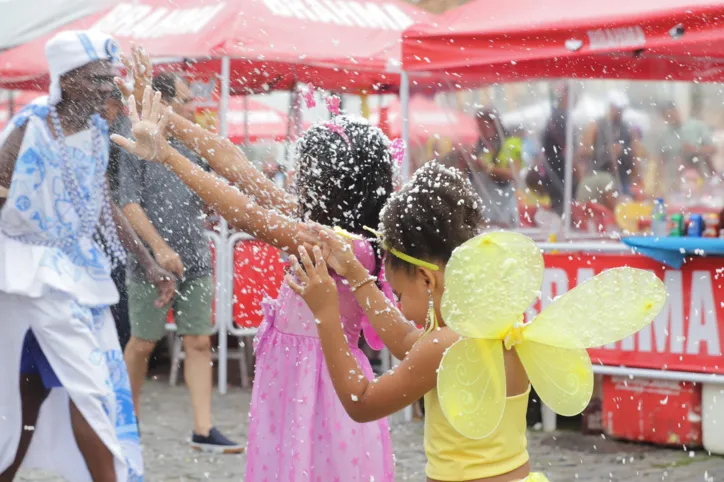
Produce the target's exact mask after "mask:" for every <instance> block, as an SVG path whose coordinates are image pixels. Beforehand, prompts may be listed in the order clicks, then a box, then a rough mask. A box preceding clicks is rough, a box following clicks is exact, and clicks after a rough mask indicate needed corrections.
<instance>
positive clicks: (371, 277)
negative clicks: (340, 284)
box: [349, 276, 377, 293]
mask: <svg viewBox="0 0 724 482" xmlns="http://www.w3.org/2000/svg"><path fill="white" fill-rule="evenodd" d="M376 281H377V276H368V277H367V278H365V279H363V280H362V281H360V282H358V283H357V284H355V285H354V286H352V287H351V288H350V289H349V290H350V291H351V292H352V293H354V292H355V291H357V290H358V289H360V288H362V287H363V286H364V285H366V284H367V283H369V282H372V283H375V282H376Z"/></svg>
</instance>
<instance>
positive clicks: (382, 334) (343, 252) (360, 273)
mask: <svg viewBox="0 0 724 482" xmlns="http://www.w3.org/2000/svg"><path fill="white" fill-rule="evenodd" d="M300 237H301V238H302V239H304V241H305V244H304V246H305V248H306V249H307V250H312V249H314V248H313V247H314V246H319V248H320V249H321V252H322V256H323V257H324V259H325V262H326V263H328V266H329V267H331V268H332V269H334V270H335V271H336V272H337V274H339V275H340V276H343V277H344V278H345V279H346V280H347V281H348V282H349V284H350V286H359V288H358V289H357V290H355V291H354V295H355V298H356V299H357V302H358V303H359V305H360V306H361V307H362V309H363V310H364V312H365V315H366V316H367V319H368V320H369V321H370V324H371V325H372V327H373V328H374V330H375V333H376V334H377V336H379V338H380V340H381V341H382V343H384V345H385V346H386V347H387V348H388V349H389V350H390V352H391V353H392V354H393V355H394V356H395V358H397V359H398V360H402V359H404V358H405V357H406V356H407V354H408V352H409V351H410V349H412V346H413V345H414V344H415V343H416V342H417V340H418V339H419V338H420V336H421V335H422V330H420V329H419V328H417V327H416V326H415V325H414V324H413V323H411V322H409V321H407V320H406V319H405V317H404V316H403V315H402V313H400V311H399V310H398V309H397V307H396V306H394V304H393V303H392V302H391V301H390V300H389V299H388V298H387V296H385V294H384V293H383V292H382V290H380V288H379V287H378V286H377V284H376V283H371V282H368V283H366V284H362V283H363V282H364V281H365V280H369V279H370V278H369V276H370V275H369V273H368V272H367V268H365V267H364V266H363V265H362V263H360V262H359V260H358V259H357V258H356V256H355V252H354V249H353V242H352V241H351V240H345V239H343V238H342V237H340V236H338V235H336V234H335V233H334V232H333V231H331V230H329V229H327V228H324V227H323V226H320V225H319V224H316V223H310V224H308V225H305V226H304V228H303V229H302V230H300Z"/></svg>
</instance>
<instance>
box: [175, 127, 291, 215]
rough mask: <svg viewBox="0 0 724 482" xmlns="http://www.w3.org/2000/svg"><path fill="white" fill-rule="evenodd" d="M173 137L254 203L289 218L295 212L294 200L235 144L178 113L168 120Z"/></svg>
mask: <svg viewBox="0 0 724 482" xmlns="http://www.w3.org/2000/svg"><path fill="white" fill-rule="evenodd" d="M169 120H170V121H169V131H170V134H171V135H172V136H173V137H175V138H176V139H178V140H180V141H181V142H183V143H184V145H186V147H188V148H189V149H192V150H193V151H195V152H196V153H197V154H198V155H200V156H201V157H203V158H204V159H206V160H208V161H209V165H210V166H211V168H212V169H213V170H214V171H216V172H217V173H218V174H220V175H221V176H223V177H225V178H226V179H228V180H229V182H231V183H232V184H234V185H235V186H236V187H238V188H239V189H241V190H242V191H243V192H244V193H245V194H247V195H249V196H251V197H252V199H253V200H254V202H256V203H257V204H259V205H260V206H262V207H264V208H267V209H276V210H278V211H279V212H281V213H284V214H286V215H288V216H293V215H294V214H295V213H296V209H297V205H296V202H295V201H294V199H293V198H292V197H291V196H289V195H288V194H287V193H286V192H284V191H283V190H281V189H279V187H277V185H276V184H274V182H272V181H271V180H270V179H268V178H267V177H266V176H264V174H263V173H261V172H259V170H258V169H256V168H255V167H254V166H253V165H252V164H251V163H250V162H249V160H248V159H247V158H246V156H245V155H244V153H243V152H241V151H240V150H239V149H238V148H237V147H236V146H235V145H234V144H232V143H231V141H229V140H228V139H223V138H221V137H219V136H217V135H214V134H213V133H211V132H209V131H207V130H206V129H204V128H203V127H201V126H199V125H196V124H194V123H193V122H190V121H188V120H186V119H184V118H183V117H181V116H179V115H177V114H171V115H170V118H169Z"/></svg>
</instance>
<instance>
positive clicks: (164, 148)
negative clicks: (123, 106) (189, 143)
mask: <svg viewBox="0 0 724 482" xmlns="http://www.w3.org/2000/svg"><path fill="white" fill-rule="evenodd" d="M128 100H129V102H128V103H129V106H128V108H129V111H130V114H129V117H130V119H131V123H132V125H133V135H134V137H135V138H136V141H135V142H134V141H132V140H130V139H127V138H125V137H123V136H120V135H118V134H114V135H112V136H111V140H112V141H113V142H115V143H116V144H118V145H119V146H121V147H122V148H124V149H125V150H127V151H128V152H130V153H131V154H133V155H135V156H136V157H138V158H139V159H146V160H148V161H158V162H163V160H164V159H165V157H166V155H167V154H168V152H169V151H170V149H171V147H170V146H169V145H168V142H167V141H166V135H165V132H166V125H167V124H168V116H169V112H170V110H171V108H170V107H168V108H164V106H163V104H161V93H160V92H156V93H155V94H154V95H153V96H152V94H151V88H150V87H146V89H145V90H144V92H143V110H142V111H141V116H140V117H139V116H138V112H137V110H136V101H135V98H134V96H133V95H131V97H129V99H128Z"/></svg>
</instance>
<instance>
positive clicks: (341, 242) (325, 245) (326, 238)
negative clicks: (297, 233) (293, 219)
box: [305, 223, 366, 278]
mask: <svg viewBox="0 0 724 482" xmlns="http://www.w3.org/2000/svg"><path fill="white" fill-rule="evenodd" d="M307 228H308V230H311V236H312V237H313V238H314V239H315V240H316V243H315V244H316V245H317V246H319V247H320V249H321V251H322V255H323V257H324V259H325V261H326V262H327V264H328V265H329V267H330V268H332V269H333V270H334V271H335V272H336V273H337V274H338V275H340V276H342V277H344V278H347V277H348V275H349V274H350V273H352V271H353V268H355V267H357V265H358V264H359V262H358V261H357V257H356V256H355V254H354V241H353V240H351V239H344V238H343V237H342V236H340V235H338V234H337V233H335V232H334V231H332V230H331V229H329V228H326V227H324V226H322V225H321V224H317V223H310V224H308V225H307ZM305 246H306V244H305ZM360 266H361V265H360ZM365 273H366V270H365Z"/></svg>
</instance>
